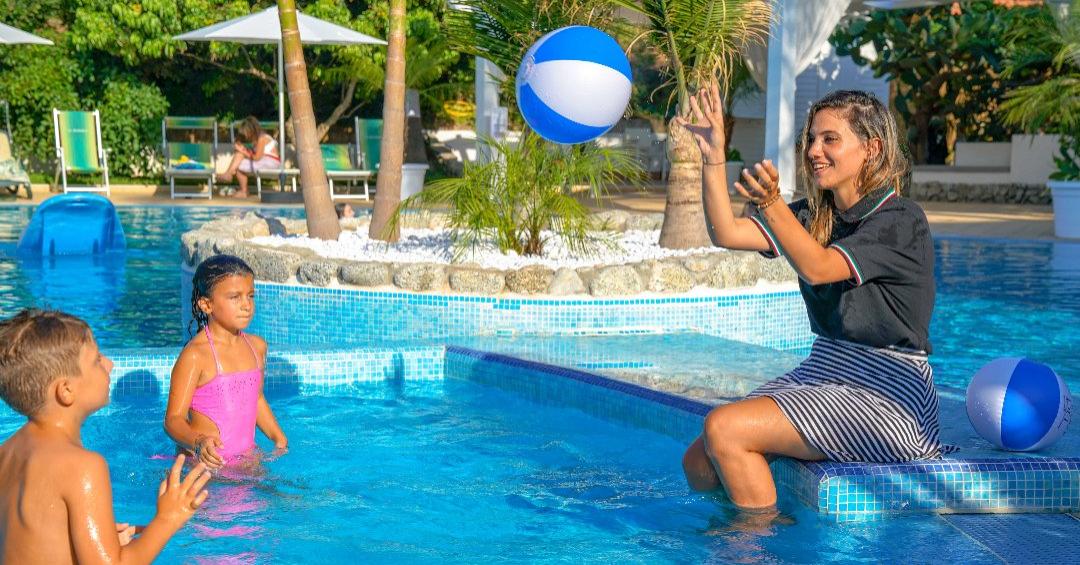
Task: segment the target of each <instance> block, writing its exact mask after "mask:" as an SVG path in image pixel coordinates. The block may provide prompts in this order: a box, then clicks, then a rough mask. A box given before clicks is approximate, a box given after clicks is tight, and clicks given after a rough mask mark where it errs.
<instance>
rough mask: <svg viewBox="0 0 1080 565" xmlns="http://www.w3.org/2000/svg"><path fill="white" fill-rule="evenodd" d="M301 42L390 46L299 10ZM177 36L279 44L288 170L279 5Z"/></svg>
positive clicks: (281, 138)
mask: <svg viewBox="0 0 1080 565" xmlns="http://www.w3.org/2000/svg"><path fill="white" fill-rule="evenodd" d="M296 24H297V28H299V30H300V41H301V42H303V43H307V44H310V45H364V44H369V45H386V42H385V41H383V40H381V39H378V38H376V37H371V36H370V35H364V34H362V33H360V32H358V31H353V30H351V29H349V28H347V27H342V26H339V25H337V24H332V23H330V22H328V21H325V20H320V19H319V18H313V17H311V16H308V15H305V14H302V13H300V11H299V10H297V11H296ZM173 39H179V40H183V41H229V42H232V43H248V44H271V43H272V44H276V45H277V54H278V56H277V78H278V147H279V148H280V149H279V150H280V151H281V170H282V175H284V170H285V85H284V80H285V79H284V75H283V74H282V72H283V67H284V66H285V64H284V61H283V54H282V51H281V21H280V20H279V19H278V9H277V6H273V7H270V8H267V9H265V10H263V11H261V12H256V13H253V14H249V15H246V16H241V17H239V18H235V19H231V20H228V21H225V22H221V23H219V24H214V25H212V26H207V27H204V28H199V29H197V30H195V31H189V32H187V33H185V34H183V35H178V36H176V37H174V38H173Z"/></svg>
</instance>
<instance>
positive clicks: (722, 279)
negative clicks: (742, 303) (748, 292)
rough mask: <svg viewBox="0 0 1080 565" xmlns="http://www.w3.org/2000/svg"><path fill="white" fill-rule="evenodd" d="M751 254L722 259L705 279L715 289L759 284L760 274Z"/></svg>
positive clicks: (733, 255) (740, 254)
mask: <svg viewBox="0 0 1080 565" xmlns="http://www.w3.org/2000/svg"><path fill="white" fill-rule="evenodd" d="M752 261H753V258H752V256H751V255H750V254H749V253H732V254H730V256H727V257H724V258H722V259H721V260H720V261H719V262H717V264H716V266H715V267H713V268H712V270H710V271H709V275H708V277H707V278H706V279H705V280H706V283H705V284H707V285H709V286H711V287H713V288H739V287H746V286H753V285H755V284H757V280H758V272H757V270H756V269H755V268H754V264H753V262H752Z"/></svg>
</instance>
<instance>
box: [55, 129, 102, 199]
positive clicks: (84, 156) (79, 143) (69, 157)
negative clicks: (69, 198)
mask: <svg viewBox="0 0 1080 565" xmlns="http://www.w3.org/2000/svg"><path fill="white" fill-rule="evenodd" d="M53 131H54V133H55V137H54V141H55V142H56V168H57V171H56V172H57V176H59V177H60V178H61V179H62V181H61V182H62V183H63V187H64V193H68V192H104V193H105V195H106V196H108V195H109V161H108V150H106V149H105V148H104V147H102V145H101V114H99V113H98V111H97V110H94V111H93V112H78V111H61V110H57V109H55V108H53ZM68 174H78V175H89V176H97V175H101V177H102V182H101V184H91V185H82V186H77V185H69V184H68V178H67V177H68Z"/></svg>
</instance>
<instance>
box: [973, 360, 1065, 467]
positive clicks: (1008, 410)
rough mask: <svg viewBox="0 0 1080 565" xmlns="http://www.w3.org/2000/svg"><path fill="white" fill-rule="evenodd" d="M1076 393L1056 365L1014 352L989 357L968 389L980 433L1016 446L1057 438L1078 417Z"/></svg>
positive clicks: (1037, 445)
mask: <svg viewBox="0 0 1080 565" xmlns="http://www.w3.org/2000/svg"><path fill="white" fill-rule="evenodd" d="M1071 403H1072V397H1071V396H1070V395H1069V389H1068V387H1067V386H1065V381H1063V380H1061V377H1059V376H1058V375H1057V373H1055V372H1054V370H1053V369H1051V368H1050V367H1047V366H1046V365H1043V364H1042V363H1036V362H1034V361H1031V360H1028V359H1023V358H1018V357H1013V358H1005V359H996V360H994V361H991V362H990V363H987V364H986V365H985V366H984V367H983V368H982V369H979V372H977V373H975V376H974V377H972V379H971V384H969V385H968V389H967V413H968V419H969V420H971V425H972V426H974V428H975V431H976V432H979V435H981V436H982V437H984V438H986V440H987V441H989V442H990V443H993V444H994V445H996V446H998V447H1002V448H1005V449H1008V450H1010V451H1034V450H1037V449H1042V448H1044V447H1048V446H1049V445H1050V444H1052V443H1054V442H1055V441H1057V439H1058V438H1060V437H1061V435H1062V434H1064V433H1065V429H1066V428H1068V427H1069V420H1071V419H1072V412H1071V408H1070V405H1071Z"/></svg>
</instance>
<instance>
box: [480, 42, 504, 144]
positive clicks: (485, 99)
mask: <svg viewBox="0 0 1080 565" xmlns="http://www.w3.org/2000/svg"><path fill="white" fill-rule="evenodd" d="M504 78H505V75H503V72H502V70H500V69H499V67H496V66H495V63H492V62H491V61H489V60H487V59H484V58H482V57H477V58H476V74H475V82H474V84H475V96H476V116H475V119H476V135H477V136H478V137H479V136H481V135H487V136H490V135H491V134H492V128H491V126H492V120H494V119H496V115H497V114H498V112H499V83H500V82H501V81H502V80H503V79H504ZM488 157H489V155H488V154H487V152H486V151H484V150H483V148H482V146H481V145H480V143H479V142H477V144H476V159H477V160H478V161H481V162H483V161H486V160H487V159H488Z"/></svg>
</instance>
